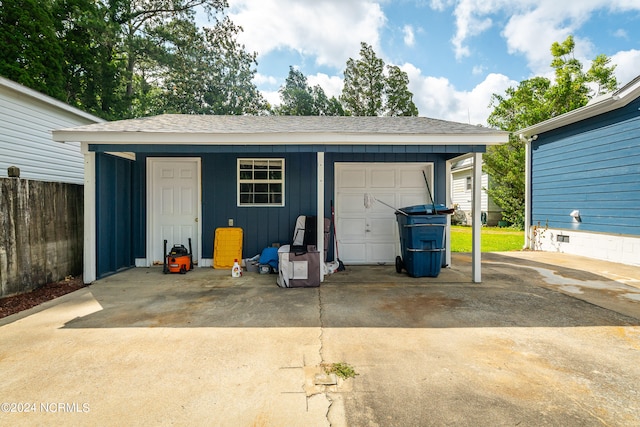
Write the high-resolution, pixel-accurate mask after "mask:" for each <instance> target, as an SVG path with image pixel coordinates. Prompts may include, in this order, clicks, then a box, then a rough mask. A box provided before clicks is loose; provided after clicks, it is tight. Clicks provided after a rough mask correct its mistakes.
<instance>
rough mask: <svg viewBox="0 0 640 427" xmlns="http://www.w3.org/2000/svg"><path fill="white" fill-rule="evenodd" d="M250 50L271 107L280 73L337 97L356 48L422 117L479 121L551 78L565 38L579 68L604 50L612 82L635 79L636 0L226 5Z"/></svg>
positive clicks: (252, 1) (639, 20)
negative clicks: (409, 96) (506, 95)
mask: <svg viewBox="0 0 640 427" xmlns="http://www.w3.org/2000/svg"><path fill="white" fill-rule="evenodd" d="M229 6H230V7H229V9H228V11H227V12H228V14H229V16H230V17H231V19H232V20H233V22H234V23H236V24H238V25H241V26H242V27H243V28H244V32H243V33H242V34H241V36H240V41H241V42H242V43H243V44H245V46H246V49H247V50H249V51H255V52H257V53H258V75H257V76H256V79H255V82H256V84H257V85H258V88H259V89H260V90H261V91H262V93H263V94H264V95H265V97H266V98H267V99H268V100H269V101H270V102H271V103H275V104H277V103H278V100H279V97H278V93H277V91H278V89H279V88H280V86H281V85H283V83H284V80H285V78H286V77H287V74H288V72H289V66H290V65H291V66H294V67H296V68H298V69H299V70H300V71H302V72H303V73H304V74H305V75H306V76H307V78H308V80H309V83H310V84H311V85H315V84H319V85H321V86H322V87H323V89H324V90H325V92H326V93H327V94H328V95H329V96H331V95H336V96H338V95H340V92H341V90H342V82H343V71H344V68H345V64H346V61H347V59H348V58H350V57H351V58H357V57H358V56H359V49H360V42H361V41H364V42H366V43H368V44H370V45H372V46H373V48H374V50H375V51H376V53H377V54H378V56H379V57H381V58H383V59H384V61H385V62H386V63H388V64H394V65H398V66H400V67H401V68H402V69H403V70H404V71H406V72H407V74H408V75H409V80H410V84H409V89H410V90H411V91H412V92H413V94H414V102H415V103H416V105H417V106H418V109H419V111H420V115H421V116H428V117H434V118H439V119H445V120H454V121H459V122H464V123H472V124H485V123H486V118H487V116H488V115H489V113H490V109H489V108H488V105H489V101H490V97H491V94H492V93H503V92H504V90H505V89H506V88H507V87H509V86H516V85H517V84H518V83H519V82H520V81H522V80H524V79H527V78H530V77H533V76H537V75H539V76H547V77H549V78H552V77H553V75H552V70H551V69H550V67H549V63H550V61H551V54H550V47H551V44H552V43H553V42H554V41H563V40H564V39H565V38H566V37H567V36H568V35H570V34H571V35H573V36H574V38H575V40H576V57H577V58H578V59H580V60H581V61H582V63H583V64H584V66H585V69H586V68H588V66H589V65H590V61H591V60H592V59H593V58H594V57H595V56H596V55H598V54H600V53H604V54H606V55H608V56H609V57H611V58H612V60H613V62H614V63H616V64H617V66H618V67H617V70H616V75H617V77H618V81H619V83H620V84H621V85H622V84H625V83H627V82H629V81H630V80H631V79H632V78H634V77H635V76H637V75H639V74H640V0H459V1H452V0H395V1H392V0H388V1H385V0H381V1H373V0H229Z"/></svg>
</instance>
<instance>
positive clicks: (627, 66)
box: [611, 49, 640, 86]
mask: <svg viewBox="0 0 640 427" xmlns="http://www.w3.org/2000/svg"><path fill="white" fill-rule="evenodd" d="M611 63H612V64H617V67H616V70H615V74H616V78H617V79H618V84H619V85H620V86H623V85H625V84H627V83H629V82H630V81H631V80H633V79H634V78H635V77H637V76H638V74H639V73H638V70H640V50H636V49H632V50H627V51H624V52H618V53H616V54H615V55H612V56H611Z"/></svg>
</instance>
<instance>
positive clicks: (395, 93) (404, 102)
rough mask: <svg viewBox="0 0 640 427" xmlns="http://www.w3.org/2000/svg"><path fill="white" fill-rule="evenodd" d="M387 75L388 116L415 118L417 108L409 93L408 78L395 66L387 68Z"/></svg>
mask: <svg viewBox="0 0 640 427" xmlns="http://www.w3.org/2000/svg"><path fill="white" fill-rule="evenodd" d="M387 70H388V72H389V75H388V76H387V79H386V82H385V93H386V96H387V111H386V115H388V116H417V115H418V107H416V104H414V103H413V94H412V93H411V92H409V77H408V76H407V73H405V72H404V71H402V70H401V69H400V67H398V66H396V65H389V66H387Z"/></svg>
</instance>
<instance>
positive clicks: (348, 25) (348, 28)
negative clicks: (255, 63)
mask: <svg viewBox="0 0 640 427" xmlns="http://www.w3.org/2000/svg"><path fill="white" fill-rule="evenodd" d="M229 6H230V9H229V17H230V18H231V20H232V21H233V22H234V23H235V24H237V25H240V26H241V27H243V29H244V32H243V33H241V34H240V35H239V37H238V39H239V41H240V42H241V43H243V44H245V46H246V48H247V50H248V51H255V52H258V54H259V55H264V54H267V53H269V52H271V51H274V50H293V51H296V52H298V53H299V54H301V55H303V56H311V57H314V58H315V61H316V64H318V65H328V66H331V67H336V68H341V67H344V64H345V62H346V61H347V59H348V58H349V57H352V56H355V55H357V52H359V50H360V42H366V43H368V44H370V45H371V46H373V47H374V49H376V50H377V48H378V46H379V35H380V30H381V28H382V26H383V25H384V24H385V20H386V18H385V16H384V13H383V12H382V9H381V7H380V5H379V4H378V3H377V2H375V1H373V0H350V1H344V0H315V1H313V2H309V1H304V2H301V1H295V0H260V1H252V0H229Z"/></svg>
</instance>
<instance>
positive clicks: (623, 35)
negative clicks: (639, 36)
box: [613, 28, 629, 40]
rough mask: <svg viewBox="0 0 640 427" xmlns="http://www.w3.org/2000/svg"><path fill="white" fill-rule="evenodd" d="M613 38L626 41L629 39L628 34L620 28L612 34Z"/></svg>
mask: <svg viewBox="0 0 640 427" xmlns="http://www.w3.org/2000/svg"><path fill="white" fill-rule="evenodd" d="M613 35H614V36H616V37H618V38H621V39H625V40H628V39H629V33H627V31H626V30H624V29H622V28H618V29H617V30H616V31H615V32H614V33H613Z"/></svg>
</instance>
